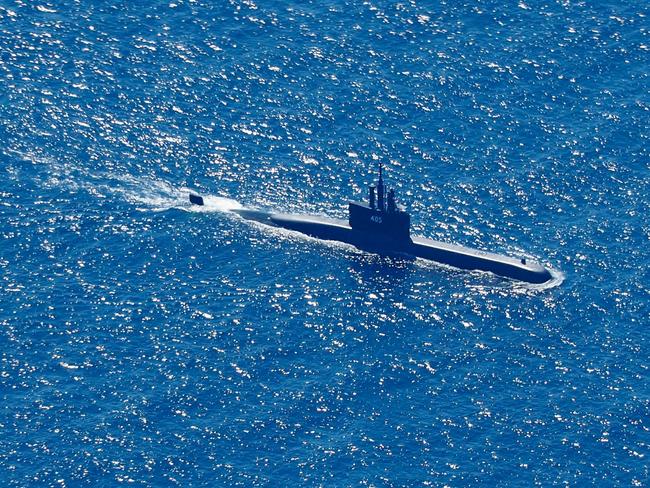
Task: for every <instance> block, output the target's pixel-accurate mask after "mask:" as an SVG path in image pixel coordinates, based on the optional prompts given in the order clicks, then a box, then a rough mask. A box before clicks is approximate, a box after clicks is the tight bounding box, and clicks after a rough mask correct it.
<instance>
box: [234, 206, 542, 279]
mask: <svg viewBox="0 0 650 488" xmlns="http://www.w3.org/2000/svg"><path fill="white" fill-rule="evenodd" d="M233 212H235V213H237V214H239V215H240V216H241V217H242V218H244V219H247V220H253V221H256V222H260V223H262V224H266V225H270V226H273V227H279V228H283V229H289V230H293V231H296V232H300V233H302V234H306V235H308V236H311V237H315V238H318V239H324V240H329V241H339V242H345V243H347V244H352V245H354V246H355V247H358V248H359V249H362V250H366V251H370V252H374V253H379V254H402V255H407V256H414V257H417V258H422V259H426V260H430V261H435V262H437V263H442V264H446V265H449V266H453V267H454V268H459V269H466V270H481V271H488V272H491V273H494V274H496V275H499V276H503V277H506V278H511V279H514V280H519V281H524V282H527V283H533V284H541V283H546V282H547V281H549V280H551V279H552V275H551V273H550V272H549V271H548V270H547V269H546V268H544V267H543V266H541V265H540V264H538V263H535V262H528V261H526V260H524V259H515V258H511V257H508V256H503V255H499V254H493V253H488V252H484V251H479V250H476V249H471V248H467V247H463V246H459V245H455V244H447V243H445V242H440V241H434V240H432V239H426V238H423V237H412V238H408V239H400V240H394V239H391V238H389V237H385V236H381V235H371V234H368V233H365V232H361V231H358V230H355V229H353V228H352V227H350V225H349V224H348V222H347V221H345V220H338V219H330V218H324V217H317V216H308V215H294V214H282V213H272V212H265V211H260V210H247V209H238V210H233Z"/></svg>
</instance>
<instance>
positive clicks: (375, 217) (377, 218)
mask: <svg viewBox="0 0 650 488" xmlns="http://www.w3.org/2000/svg"><path fill="white" fill-rule="evenodd" d="M370 220H372V221H373V222H374V223H375V224H381V216H379V215H372V216H371V217H370Z"/></svg>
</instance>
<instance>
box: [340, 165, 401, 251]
mask: <svg viewBox="0 0 650 488" xmlns="http://www.w3.org/2000/svg"><path fill="white" fill-rule="evenodd" d="M376 190H377V200H376V202H375V187H374V186H370V188H369V198H368V204H365V203H363V202H350V204H349V219H348V222H349V224H350V227H352V229H354V230H358V231H361V232H364V233H365V234H368V235H370V236H371V235H375V236H376V237H377V238H381V239H386V238H387V239H390V240H395V241H408V242H410V241H411V236H410V227H411V217H410V215H409V214H408V213H407V212H406V211H405V210H404V208H403V207H401V206H399V205H397V203H396V201H395V190H393V189H392V188H391V189H390V190H389V191H388V192H386V189H385V186H384V178H383V168H382V165H381V164H380V165H379V181H378V182H377V188H376Z"/></svg>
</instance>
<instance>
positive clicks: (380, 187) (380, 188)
mask: <svg viewBox="0 0 650 488" xmlns="http://www.w3.org/2000/svg"><path fill="white" fill-rule="evenodd" d="M377 207H378V208H379V211H380V212H383V211H384V178H383V172H382V164H381V163H379V183H377Z"/></svg>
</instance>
